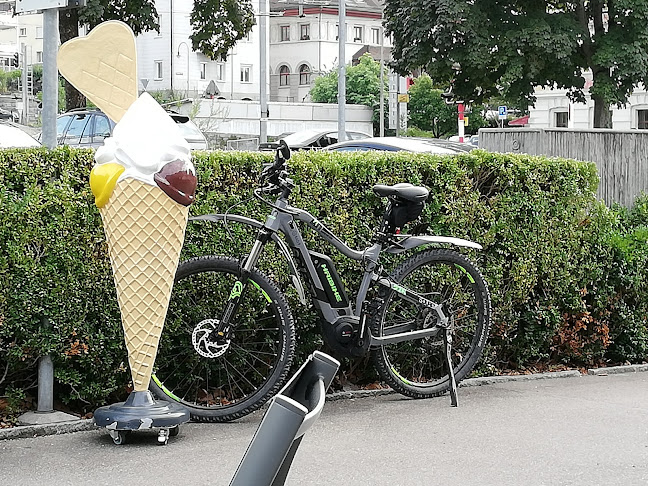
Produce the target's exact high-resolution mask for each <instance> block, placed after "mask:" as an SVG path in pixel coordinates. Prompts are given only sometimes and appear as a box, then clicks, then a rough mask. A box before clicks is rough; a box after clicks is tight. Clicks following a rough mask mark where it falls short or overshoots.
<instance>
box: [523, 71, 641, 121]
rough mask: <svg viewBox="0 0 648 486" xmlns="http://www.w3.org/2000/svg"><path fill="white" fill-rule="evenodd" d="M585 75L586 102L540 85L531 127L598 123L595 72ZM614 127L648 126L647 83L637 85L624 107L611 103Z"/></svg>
mask: <svg viewBox="0 0 648 486" xmlns="http://www.w3.org/2000/svg"><path fill="white" fill-rule="evenodd" d="M584 78H585V90H584V91H585V95H586V96H585V103H572V102H571V101H569V98H567V90H563V89H550V88H536V90H535V93H534V94H535V96H536V103H535V106H534V107H530V108H529V122H528V124H527V126H528V127H529V128H554V127H564V128H575V129H581V130H587V129H590V128H593V127H594V101H592V99H591V97H590V96H589V87H590V86H592V74H591V72H587V73H585V74H584ZM610 111H611V112H612V128H613V129H615V130H632V129H648V92H646V88H645V87H644V86H639V87H638V88H636V89H635V90H634V91H633V93H632V94H631V95H630V98H629V99H628V103H627V105H626V106H625V107H623V108H618V107H616V106H614V105H613V106H611V107H610Z"/></svg>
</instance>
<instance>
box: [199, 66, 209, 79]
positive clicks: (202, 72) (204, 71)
mask: <svg viewBox="0 0 648 486" xmlns="http://www.w3.org/2000/svg"><path fill="white" fill-rule="evenodd" d="M200 79H207V63H206V62H201V63H200Z"/></svg>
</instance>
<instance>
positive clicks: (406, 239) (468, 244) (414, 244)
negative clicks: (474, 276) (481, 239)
mask: <svg viewBox="0 0 648 486" xmlns="http://www.w3.org/2000/svg"><path fill="white" fill-rule="evenodd" d="M434 244H437V245H452V246H463V247H465V248H474V249H475V250H481V249H482V246H481V245H480V244H479V243H475V242H474V241H470V240H464V239H462V238H452V237H449V236H432V235H420V236H419V235H417V236H409V235H403V236H398V240H397V242H396V243H395V244H393V245H391V246H390V247H388V248H386V249H385V251H386V252H387V253H403V252H404V251H407V250H411V249H412V248H418V247H419V246H424V245H434Z"/></svg>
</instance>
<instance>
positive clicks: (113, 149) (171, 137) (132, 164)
mask: <svg viewBox="0 0 648 486" xmlns="http://www.w3.org/2000/svg"><path fill="white" fill-rule="evenodd" d="M178 160H179V161H182V162H183V163H184V167H185V168H186V170H187V172H190V173H192V174H194V175H195V174H196V171H195V168H194V166H193V164H192V162H191V154H190V149H189V144H188V143H187V141H186V140H185V139H184V137H183V136H182V133H181V132H180V129H179V128H178V126H177V125H176V123H175V121H174V120H173V119H172V118H171V117H170V116H169V114H168V113H167V112H166V111H164V109H163V108H162V107H161V106H160V105H159V104H158V102H157V101H155V100H154V99H153V97H151V95H149V94H148V93H146V92H145V93H142V95H141V96H140V97H139V98H138V99H137V101H135V102H134V103H133V104H132V105H131V106H130V108H129V109H128V111H127V112H126V113H125V114H124V116H123V117H122V119H121V120H120V121H119V123H117V125H116V126H115V129H114V130H113V135H112V137H109V138H107V139H106V140H104V145H103V146H101V147H100V148H99V149H98V150H97V152H96V154H95V162H96V165H103V164H108V163H115V162H117V163H118V164H120V165H122V166H123V167H124V168H125V170H124V172H123V173H122V174H121V175H120V176H119V181H122V180H124V179H128V178H132V179H137V180H139V181H142V182H144V183H147V184H151V185H156V183H155V181H154V179H153V176H154V174H155V173H156V172H159V171H160V170H161V169H162V168H163V167H164V166H165V165H166V164H168V163H170V162H173V161H178Z"/></svg>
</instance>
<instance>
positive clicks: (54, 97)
mask: <svg viewBox="0 0 648 486" xmlns="http://www.w3.org/2000/svg"><path fill="white" fill-rule="evenodd" d="M58 26H59V11H58V8H48V9H45V10H43V144H44V145H45V146H46V147H47V148H50V149H53V148H54V147H56V145H57V140H56V113H57V111H58V68H57V65H56V54H57V51H58V45H59V28H58Z"/></svg>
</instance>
